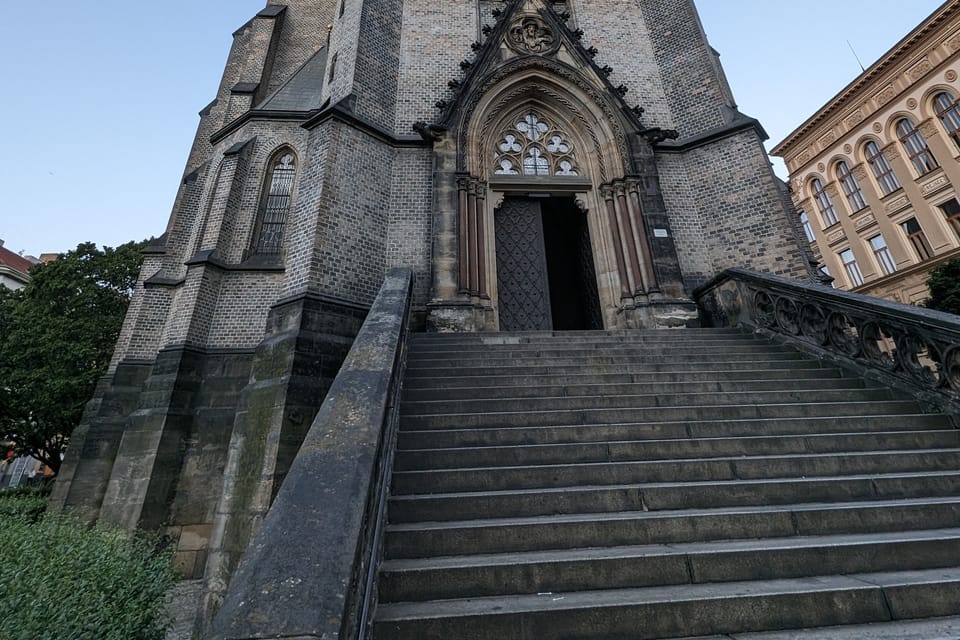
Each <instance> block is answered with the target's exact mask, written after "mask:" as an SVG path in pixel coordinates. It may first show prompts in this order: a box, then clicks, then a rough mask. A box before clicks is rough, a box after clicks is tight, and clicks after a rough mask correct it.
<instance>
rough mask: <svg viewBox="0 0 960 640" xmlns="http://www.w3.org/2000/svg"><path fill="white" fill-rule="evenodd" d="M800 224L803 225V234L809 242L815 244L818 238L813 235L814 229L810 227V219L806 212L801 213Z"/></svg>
mask: <svg viewBox="0 0 960 640" xmlns="http://www.w3.org/2000/svg"><path fill="white" fill-rule="evenodd" d="M800 224H801V225H803V233H804V234H806V236H807V242H813V241H814V240H816V237H815V236H814V235H813V227H811V226H810V218H808V217H807V212H806V211H801V212H800Z"/></svg>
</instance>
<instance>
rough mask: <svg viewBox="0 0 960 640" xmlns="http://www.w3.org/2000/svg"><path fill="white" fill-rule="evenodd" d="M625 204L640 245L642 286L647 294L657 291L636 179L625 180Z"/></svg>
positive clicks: (638, 183) (655, 275)
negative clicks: (626, 196)
mask: <svg viewBox="0 0 960 640" xmlns="http://www.w3.org/2000/svg"><path fill="white" fill-rule="evenodd" d="M626 182H627V194H628V198H627V203H628V205H627V206H628V209H629V211H630V222H631V224H632V225H633V228H634V232H635V234H636V238H637V241H638V242H639V243H640V257H641V259H642V263H641V269H642V272H643V284H644V287H645V288H646V290H647V291H648V292H650V291H658V290H659V288H660V287H659V285H658V283H657V274H656V272H655V271H654V269H653V256H652V255H651V253H650V240H649V238H648V236H647V225H646V224H645V223H644V221H643V207H642V206H641V204H640V181H639V180H638V179H636V178H627V181H626Z"/></svg>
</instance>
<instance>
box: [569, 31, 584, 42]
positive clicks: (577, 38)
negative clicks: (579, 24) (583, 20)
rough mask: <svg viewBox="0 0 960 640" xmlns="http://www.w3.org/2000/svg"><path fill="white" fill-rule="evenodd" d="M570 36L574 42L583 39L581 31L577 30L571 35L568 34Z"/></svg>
mask: <svg viewBox="0 0 960 640" xmlns="http://www.w3.org/2000/svg"><path fill="white" fill-rule="evenodd" d="M570 35H572V36H573V39H574V40H579V39H580V38H582V37H583V29H577V30H576V31H574V32H573V33H572V34H570Z"/></svg>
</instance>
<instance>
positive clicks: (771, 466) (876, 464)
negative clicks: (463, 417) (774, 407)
mask: <svg viewBox="0 0 960 640" xmlns="http://www.w3.org/2000/svg"><path fill="white" fill-rule="evenodd" d="M958 468H960V449H913V450H906V451H900V450H891V451H879V452H877V451H866V452H860V451H856V452H853V451H846V452H842V453H811V454H793V455H758V456H747V455H740V456H729V457H716V458H688V459H675V460H652V461H647V460H634V461H624V462H588V463H574V464H541V465H529V466H516V467H509V466H508V467H503V466H501V467H483V468H458V469H436V470H426V471H395V472H394V474H393V492H394V493H395V494H397V495H402V494H410V493H452V492H457V491H500V490H512V489H534V488H548V487H572V486H577V485H607V484H639V483H644V482H705V481H719V480H736V479H761V478H800V477H819V476H834V475H853V474H868V473H884V472H891V473H892V472H908V471H948V470H951V469H958Z"/></svg>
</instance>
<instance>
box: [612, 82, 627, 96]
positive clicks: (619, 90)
mask: <svg viewBox="0 0 960 640" xmlns="http://www.w3.org/2000/svg"><path fill="white" fill-rule="evenodd" d="M615 91H616V92H617V95H618V96H620V97H621V98H622V97H623V96H625V95H627V92H628V91H630V89H628V88H627V85H625V84H621V85H619V86H618V87H617V88H616V89H615Z"/></svg>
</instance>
